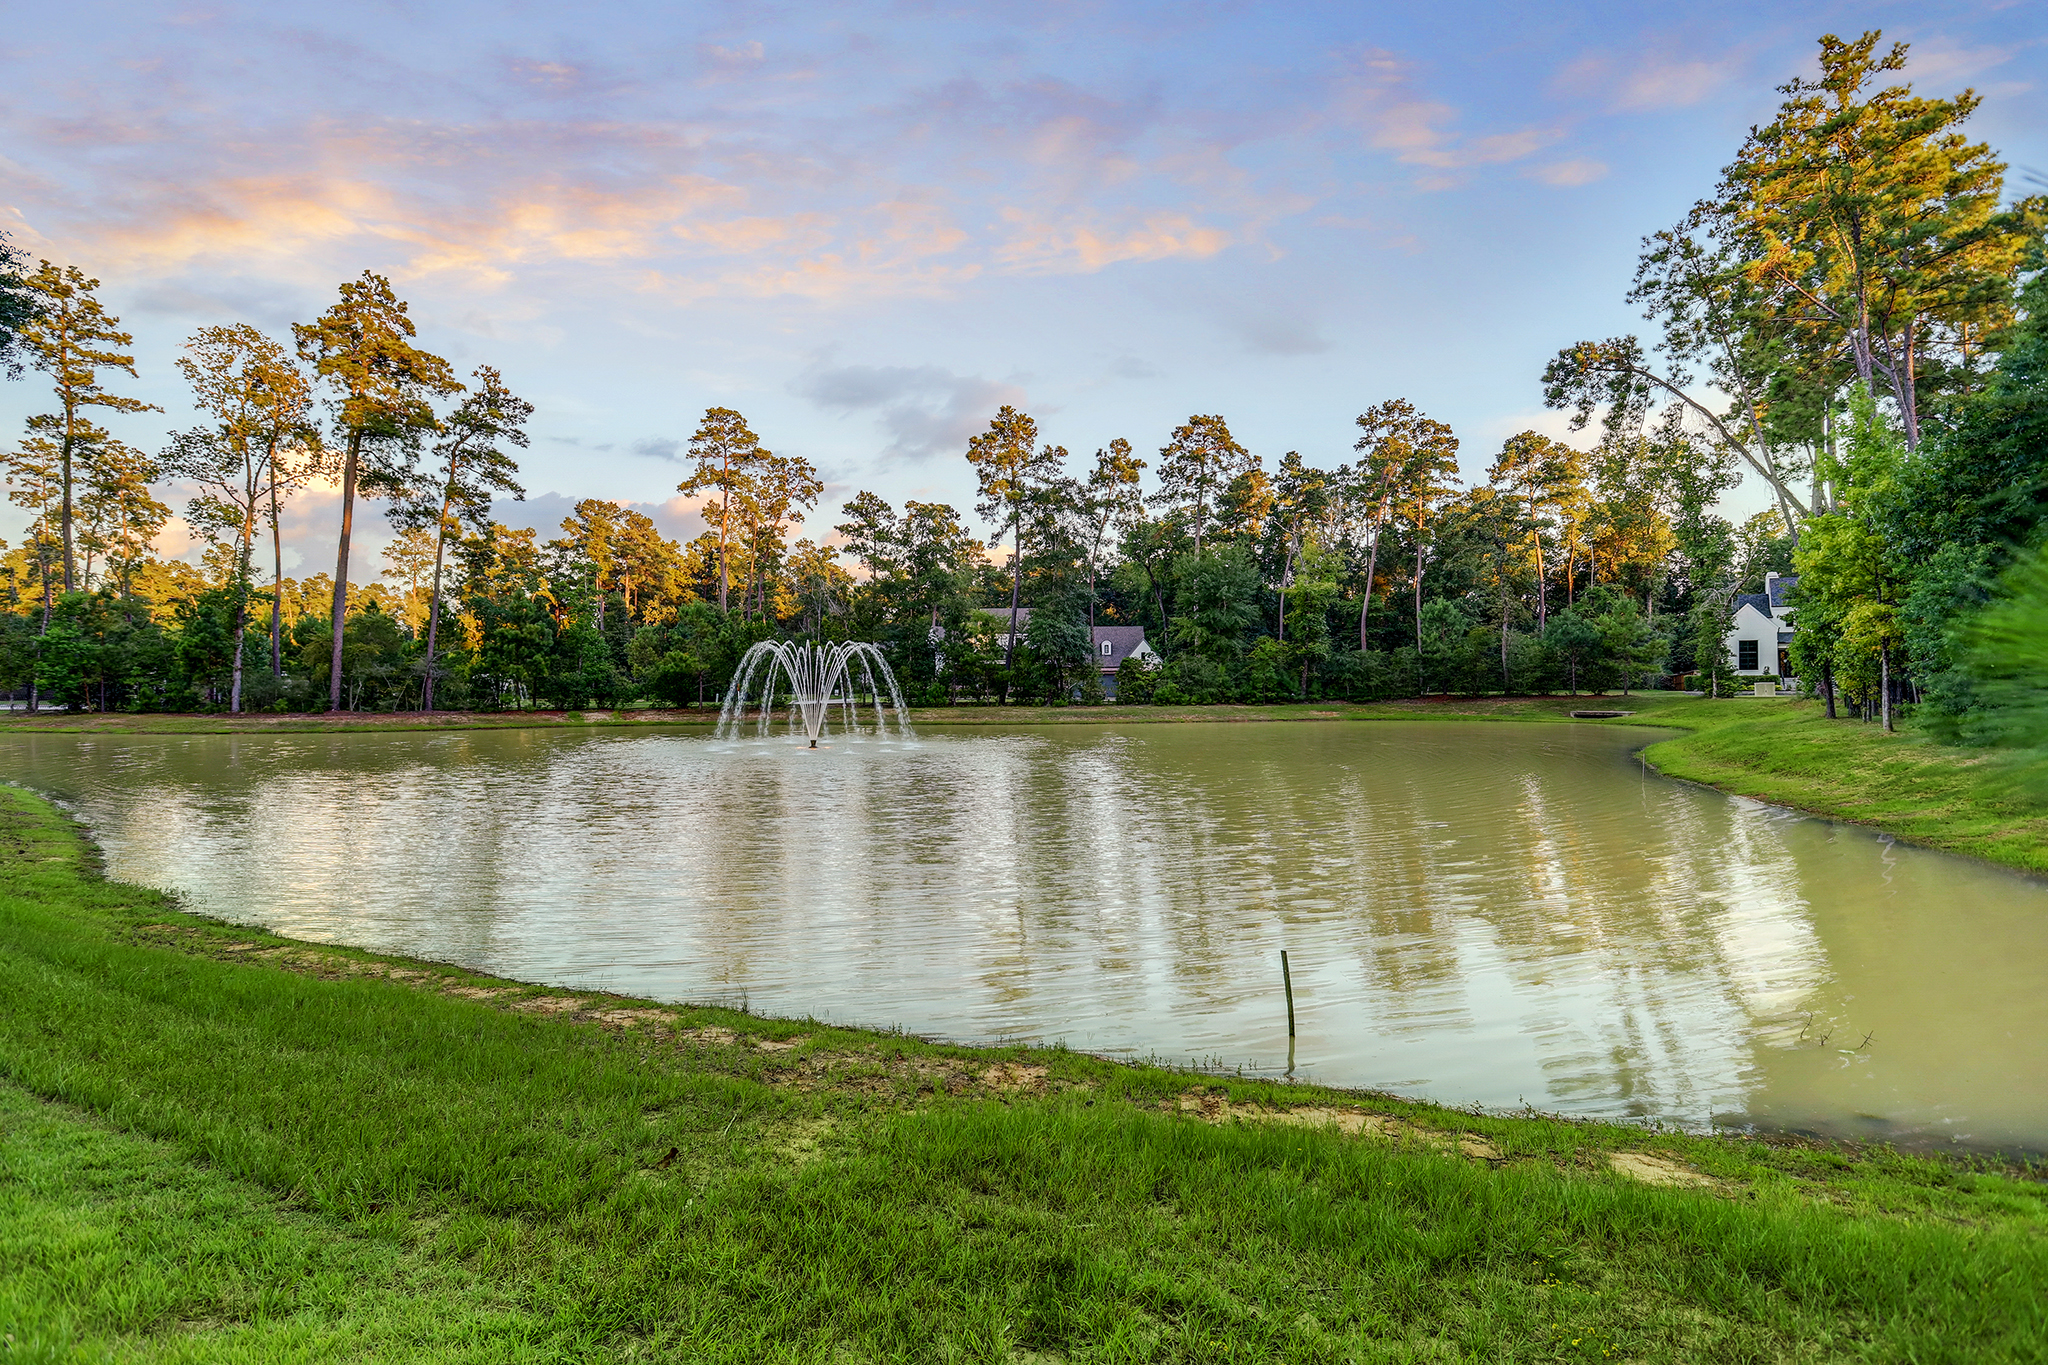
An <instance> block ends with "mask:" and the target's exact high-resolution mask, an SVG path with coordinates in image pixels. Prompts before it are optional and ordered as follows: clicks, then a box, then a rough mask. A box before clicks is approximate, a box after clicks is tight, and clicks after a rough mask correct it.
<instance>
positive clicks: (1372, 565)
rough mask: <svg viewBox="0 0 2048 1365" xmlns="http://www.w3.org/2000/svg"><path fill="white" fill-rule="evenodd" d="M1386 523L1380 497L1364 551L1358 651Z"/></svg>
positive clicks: (1361, 647)
mask: <svg viewBox="0 0 2048 1365" xmlns="http://www.w3.org/2000/svg"><path fill="white" fill-rule="evenodd" d="M1386 525H1387V500H1386V499H1385V498H1381V499H1380V514H1379V516H1378V517H1377V518H1376V519H1375V520H1374V522H1373V528H1372V548H1371V549H1370V550H1367V551H1366V552H1365V600H1364V601H1363V602H1361V603H1359V604H1358V652H1359V653H1361V654H1363V653H1365V648H1366V646H1365V615H1366V613H1367V612H1369V611H1371V610H1372V576H1373V571H1374V570H1375V569H1377V568H1378V567H1379V558H1380V533H1381V532H1383V531H1384V530H1385V529H1386Z"/></svg>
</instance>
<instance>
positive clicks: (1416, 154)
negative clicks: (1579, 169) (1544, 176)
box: [1339, 50, 1562, 190]
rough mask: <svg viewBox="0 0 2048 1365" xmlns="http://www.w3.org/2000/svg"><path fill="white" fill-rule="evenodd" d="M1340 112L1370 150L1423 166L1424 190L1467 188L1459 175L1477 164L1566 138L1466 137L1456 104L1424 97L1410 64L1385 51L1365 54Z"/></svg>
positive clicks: (1554, 134)
mask: <svg viewBox="0 0 2048 1365" xmlns="http://www.w3.org/2000/svg"><path fill="white" fill-rule="evenodd" d="M1339 109H1340V113H1341V115H1342V116H1343V117H1344V118H1346V119H1347V120H1348V121H1350V122H1351V123H1352V124H1353V125H1354V126H1356V127H1357V128H1358V129H1359V130H1360V131H1361V132H1362V134H1363V135H1364V138H1365V142H1366V145H1367V146H1369V147H1372V148H1374V149H1375V150H1378V151H1382V152H1390V153H1392V154H1393V156H1394V159H1395V160H1396V161H1398V162H1399V163H1401V164H1402V165H1405V166H1414V167H1418V168H1421V172H1422V173H1421V174H1419V175H1418V176H1417V179H1416V186H1417V188H1419V189H1424V190H1441V189H1449V188H1451V187H1453V186H1455V185H1458V184H1461V183H1463V179H1464V177H1463V176H1461V175H1459V174H1458V172H1461V171H1465V170H1469V169H1471V168H1473V167H1476V166H1489V165H1499V164H1502V163H1505V162H1513V161H1520V160H1522V159H1524V158H1525V157H1529V156H1532V155H1534V154H1535V153H1537V152H1539V151H1541V150H1542V149H1543V148H1545V147H1547V146H1549V145H1550V144H1552V143H1554V142H1556V141H1557V139H1558V138H1559V137H1560V136H1561V135H1562V134H1561V133H1560V132H1559V131H1558V130H1557V129H1554V128H1542V127H1522V128H1515V129H1510V130H1508V131H1505V132H1495V133H1483V134H1477V135H1473V134H1467V133H1463V132H1461V131H1459V130H1458V128H1457V127H1456V126H1455V125H1456V124H1457V123H1458V122H1459V120H1460V117H1461V112H1460V110H1459V109H1458V108H1457V107H1456V106H1454V105H1451V104H1448V103H1445V102H1443V101H1441V100H1438V99H1434V98H1431V97H1430V96H1428V95H1427V94H1425V93H1423V91H1422V89H1421V87H1420V83H1419V81H1418V79H1417V72H1416V70H1415V68H1414V66H1413V65H1412V64H1411V63H1410V62H1408V61H1406V60H1404V59H1403V58H1401V57H1399V56H1397V55H1396V54H1394V53H1391V52H1385V51H1379V50H1371V51H1367V52H1364V53H1362V54H1360V55H1359V57H1358V58H1357V60H1356V62H1355V64H1354V67H1353V70H1352V72H1351V76H1350V79H1349V80H1348V81H1347V82H1346V84H1345V87H1344V89H1343V91H1342V93H1341V96H1340V99H1339Z"/></svg>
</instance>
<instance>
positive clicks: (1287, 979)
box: [1280, 948, 1294, 1038]
mask: <svg viewBox="0 0 2048 1365" xmlns="http://www.w3.org/2000/svg"><path fill="white" fill-rule="evenodd" d="M1280 986H1281V989H1283V990H1285V991H1286V992H1287V1036H1288V1037H1289V1038H1292V1037H1293V1036H1294V977H1293V975H1292V974H1290V973H1289V972H1288V970H1287V950H1286V949H1285V948H1282V949H1281V950H1280Z"/></svg>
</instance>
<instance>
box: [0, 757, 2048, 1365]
mask: <svg viewBox="0 0 2048 1365" xmlns="http://www.w3.org/2000/svg"><path fill="white" fill-rule="evenodd" d="M0 994H4V998H5V999H6V1001H7V1007H6V1008H5V1010H0V1334H4V1336H5V1342H4V1346H0V1354H5V1355H6V1357H7V1358H9V1359H21V1360H72V1359H80V1360H85V1359H91V1360H97V1359H104V1358H108V1357H110V1356H111V1357H112V1358H117V1359H132V1360H177V1361H187V1360H191V1361H201V1360H206V1361H211V1360H237V1361H239V1360H247V1361H276V1360H311V1359H349V1360H408V1361H410V1360H465V1361H467V1360H476V1361H496V1360H535V1361H543V1360H545V1361H554V1360H593V1361H595V1360H605V1361H610V1360H617V1361H634V1360H652V1359H676V1360H691V1361H700V1360H730V1361H749V1362H751V1361H761V1360H817V1361H833V1362H842V1361H894V1360H978V1361H1003V1360H1014V1361H1025V1360H1030V1361H1095V1360H1105V1361H1107V1360H1174V1361H1230V1360H1241V1361H1252V1360H1299V1361H1340V1360H1356V1361H1395V1360H1399V1361H1408V1360H1418V1359H1419V1360H1489V1361H1492V1360H1514V1361H1523V1360H1528V1361H1552V1360H1603V1359H1605V1360H1613V1359H1626V1360H1640V1361H1720V1360H1725V1361H1760V1360H1789V1361H1819V1360H1885V1361H1890V1360H1902V1359H1912V1360H1918V1361H1996V1360H2024V1359H2036V1358H2039V1357H2040V1355H2041V1353H2042V1352H2043V1351H2044V1350H2048V1308H2044V1302H2048V1297H2044V1290H2048V1236H2044V1233H2048V1198H2044V1189H2043V1186H2042V1185H2040V1184H2039V1183H2037V1182H2035V1181H2033V1180H2032V1179H2030V1178H2028V1176H2027V1174H2026V1173H2025V1172H2022V1171H2018V1170H2009V1169H1997V1168H1994V1167H1990V1166H1978V1167H1974V1168H1973V1167H1969V1166H1966V1165H1963V1164H1959V1163H1956V1162H1953V1161H1949V1160H1937V1159H1922V1158H1911V1157H1905V1156H1900V1155H1897V1154H1894V1153H1889V1152H1884V1151H1855V1150H1849V1149H1843V1148H1834V1147H1825V1146H1818V1145H1812V1144H1781V1143H1767V1142H1763V1141H1738V1140H1712V1139H1698V1138H1689V1137H1685V1136H1681V1135H1671V1134H1646V1133H1643V1132H1640V1131H1637V1130H1633V1129H1627V1128H1614V1127H1606V1126H1600V1125H1585V1124H1573V1123H1566V1122H1561V1121H1554V1120H1548V1119H1543V1118H1540V1117H1529V1118H1493V1117H1475V1116H1470V1115H1465V1114H1459V1113H1456V1112H1452V1111H1446V1110H1442V1109H1435V1108H1431V1107H1428V1106H1421V1105H1413V1104H1405V1103H1402V1102H1400V1101H1397V1100H1394V1099H1390V1098H1386V1097H1375V1096H1359V1095H1350V1094H1341V1093H1335V1092H1330V1091H1323V1090H1316V1089H1312V1088H1307V1087H1291V1086H1284V1085H1276V1084H1267V1083H1258V1082H1239V1081H1234V1080H1210V1079H1209V1078H1204V1077H1191V1076H1189V1075H1186V1074H1182V1073H1175V1072H1171V1071H1165V1070H1159V1069H1154V1068H1145V1067H1127V1066H1118V1065H1113V1064H1110V1063H1106V1062H1102V1061H1099V1060H1096V1059H1093V1058H1088V1057H1084V1056H1079V1055H1075V1054H1072V1053H1068V1052H1063V1051H1047V1050H1029V1049H1022V1048H1005V1049H973V1048H962V1047H950V1046H941V1045H934V1044H927V1043H923V1042H920V1041H918V1040H916V1039H912V1038H907V1037H903V1036H901V1035H897V1034H889V1033H868V1032H860V1031H854V1030H847V1029H838V1028H831V1027H826V1026H822V1025H819V1024H816V1023H813V1022H808V1021H805V1022H799V1021H788V1020H782V1021H777V1020H765V1019H759V1018H754V1017H750V1016H747V1015H744V1014H739V1013H735V1012H731V1011H725V1010H718V1009H708V1008H690V1007H676V1008H662V1007H656V1006H652V1005H649V1004H648V1003H647V1002H643V1001H632V1000H624V999H619V998H614V997H607V996H603V995H600V994H596V993H591V992H566V991H554V990H544V989H540V988H536V987H528V986H522V985H519V984H517V983H512V982H506V981H499V980H493V979H490V978H485V977H480V976H476V975H474V974H471V973H467V972H463V971H460V970H457V969H454V968H450V967H444V966H438V965H435V964H431V963H417V962H405V961H401V960H396V959H390V958H380V957H377V956H374V955H371V954H365V953H360V952H353V951H350V950H347V949H338V948H326V947H318V946H314V945H308V944H295V943H291V942H288V941H286V940H282V939H276V938H272V937H269V936H266V935H263V934H261V933H256V932H252V931H245V930H238V929H232V928H228V927H225V926H221V925H217V924H214V923H211V922H207V921H203V920H198V919H194V918H191V917H188V916H184V915H181V914H179V913H177V912H176V911H175V909H174V908H173V907H172V906H170V905H168V904H167V903H166V902H165V901H164V900H163V899H162V898H161V897H159V896H157V895H156V894H155V893H152V892H149V891H146V890H143V889H141V888H137V887H133V886H125V885H122V884H119V883H112V882H106V881H102V880H99V879H98V878H97V877H96V876H95V875H93V871H92V865H91V860H90V850H89V848H88V847H87V846H86V845H85V844H84V843H83V842H82V841H81V839H80V838H79V836H78V834H77V833H76V831H75V830H74V829H73V828H72V827H70V826H69V824H68V823H67V822H66V821H65V820H64V819H63V818H62V817H61V816H60V815H59V814H58V813H56V812H55V811H53V810H52V809H51V808H50V807H49V806H47V805H46V804H44V803H42V802H41V801H39V800H37V799H36V798H33V797H31V796H28V795H27V794H25V793H21V792H18V791H11V790H9V791H0Z"/></svg>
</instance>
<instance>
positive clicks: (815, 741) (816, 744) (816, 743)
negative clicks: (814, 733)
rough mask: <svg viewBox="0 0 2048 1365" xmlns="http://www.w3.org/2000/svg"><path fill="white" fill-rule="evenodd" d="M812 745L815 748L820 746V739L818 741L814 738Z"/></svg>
mask: <svg viewBox="0 0 2048 1365" xmlns="http://www.w3.org/2000/svg"><path fill="white" fill-rule="evenodd" d="M811 747H812V748H813V749H815V748H817V747H818V741H817V740H815V739H814V740H812V741H811Z"/></svg>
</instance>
